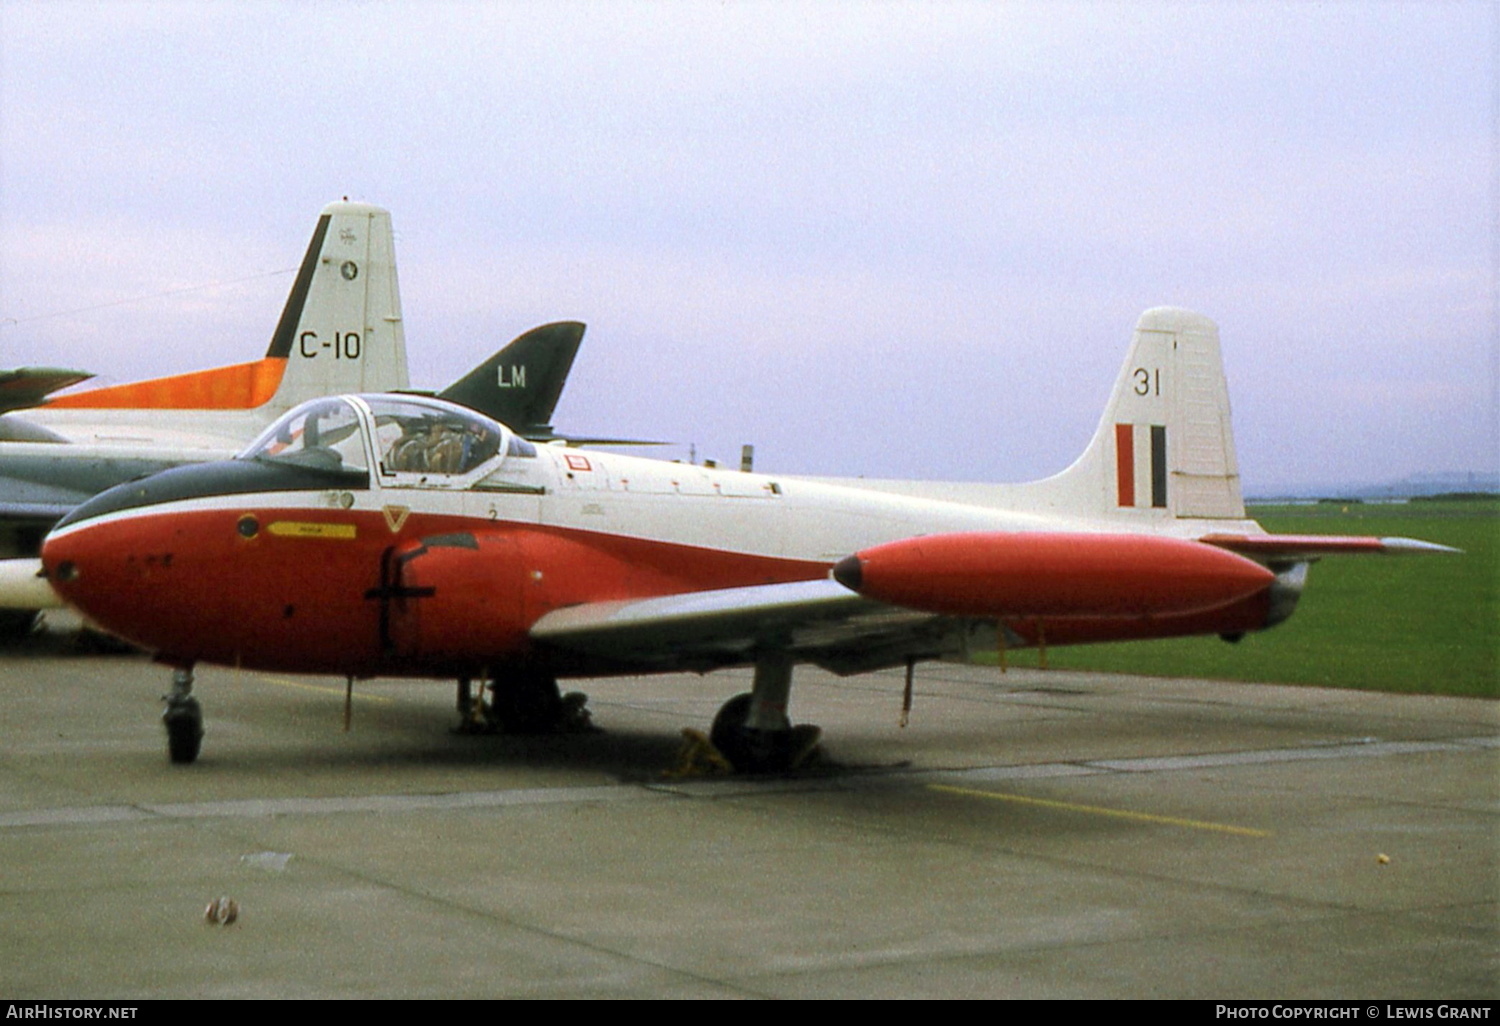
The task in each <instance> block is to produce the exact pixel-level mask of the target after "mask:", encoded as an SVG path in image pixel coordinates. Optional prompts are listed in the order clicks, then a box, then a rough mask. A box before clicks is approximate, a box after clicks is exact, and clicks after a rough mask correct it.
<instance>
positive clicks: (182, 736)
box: [161, 668, 203, 765]
mask: <svg viewBox="0 0 1500 1026" xmlns="http://www.w3.org/2000/svg"><path fill="white" fill-rule="evenodd" d="M165 701H166V703H167V708H166V710H165V711H164V712H163V713H162V714H161V721H162V723H163V724H164V725H165V726H166V728H167V755H168V756H169V757H170V758H171V760H172V761H173V762H174V763H177V764H179V765H185V764H187V763H190V762H194V761H196V760H197V758H198V752H199V751H200V750H201V749H202V748H203V708H202V707H201V706H199V704H198V700H197V699H196V698H194V697H193V671H192V669H191V668H188V669H180V668H179V669H176V670H173V671H172V690H171V692H170V693H169V694H168V695H167V696H166V698H165Z"/></svg>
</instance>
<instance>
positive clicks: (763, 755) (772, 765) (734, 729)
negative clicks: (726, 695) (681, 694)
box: [708, 691, 817, 773]
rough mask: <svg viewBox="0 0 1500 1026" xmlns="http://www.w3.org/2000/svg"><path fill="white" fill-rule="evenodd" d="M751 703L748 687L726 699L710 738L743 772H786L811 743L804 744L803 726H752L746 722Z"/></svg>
mask: <svg viewBox="0 0 1500 1026" xmlns="http://www.w3.org/2000/svg"><path fill="white" fill-rule="evenodd" d="M752 703H753V698H752V697H751V695H750V693H749V692H748V691H747V692H745V693H743V694H739V695H735V696H734V697H733V698H731V699H730V700H729V701H727V702H725V703H724V704H723V705H722V706H721V707H720V708H719V712H718V714H717V715H716V716H714V722H713V725H712V726H711V727H709V729H708V740H709V742H710V743H711V744H712V745H713V746H714V747H715V748H717V749H718V750H719V754H720V755H722V756H724V758H726V759H728V760H729V764H730V765H731V766H733V767H734V768H735V769H736V770H737V771H739V772H740V773H784V772H786V771H787V770H789V769H791V768H792V767H793V766H794V765H795V763H796V762H797V761H799V760H800V758H801V757H802V756H803V755H805V754H806V747H810V746H804V745H803V744H802V738H801V736H800V735H799V734H798V731H799V730H801V729H802V728H800V727H799V728H793V727H792V726H791V725H790V724H788V725H787V727H786V728H785V729H783V730H756V729H753V728H751V727H749V726H748V725H747V724H748V723H749V722H750V708H751V705H752ZM811 729H813V730H816V729H817V728H811Z"/></svg>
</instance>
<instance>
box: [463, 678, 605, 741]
mask: <svg viewBox="0 0 1500 1026" xmlns="http://www.w3.org/2000/svg"><path fill="white" fill-rule="evenodd" d="M482 693H484V694H486V695H487V697H488V701H484V702H483V703H482V704H480V703H479V702H476V701H475V699H474V698H473V697H472V694H471V691H470V685H469V683H468V682H467V681H459V713H460V715H462V716H464V719H465V725H466V726H467V727H468V729H470V730H472V729H473V726H472V725H473V724H474V723H475V722H476V720H477V719H478V718H479V716H482V718H483V725H484V728H485V729H486V730H488V731H494V732H496V733H501V734H572V733H581V732H584V731H588V730H592V729H593V728H592V727H591V726H590V724H589V711H588V709H586V708H585V705H586V704H587V703H588V700H589V699H588V696H587V695H585V694H584V693H583V692H582V691H570V692H568V693H567V694H566V695H564V694H563V693H562V692H561V691H559V690H558V687H557V678H556V677H553V676H551V675H550V674H546V673H539V672H534V671H521V672H519V673H515V674H512V675H509V676H507V677H504V678H496V679H495V680H493V681H491V682H490V684H489V685H488V686H487V687H485V688H483V689H482ZM476 714H479V715H476ZM459 729H460V730H463V729H465V727H460V728H459Z"/></svg>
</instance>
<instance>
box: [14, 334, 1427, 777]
mask: <svg viewBox="0 0 1500 1026" xmlns="http://www.w3.org/2000/svg"><path fill="white" fill-rule="evenodd" d="M1440 549H1442V547H1441V546H1433V545H1428V544H1427V543H1423V542H1415V541H1410V540H1407V539H1380V538H1348V537H1321V536H1315V537H1301V536H1296V537H1293V536H1275V535H1268V534H1266V533H1265V532H1264V531H1263V530H1262V529H1261V528H1260V526H1259V525H1257V524H1256V523H1255V522H1254V521H1252V520H1249V519H1247V518H1246V517H1245V508H1244V503H1243V502H1242V500H1241V497H1240V484H1239V474H1238V470H1237V468H1236V463H1235V455H1234V444H1233V440H1232V438H1231V434H1230V423H1229V400H1228V393H1227V389H1226V386H1225V382H1224V376H1223V371H1222V365H1221V362H1220V358H1219V340H1218V329H1217V328H1216V326H1215V325H1214V324H1213V322H1212V321H1209V320H1208V319H1206V318H1204V317H1202V316H1199V315H1198V314H1195V313H1191V312H1188V311H1186V310H1177V309H1170V308H1162V309H1154V310H1148V311H1147V312H1146V313H1145V314H1143V315H1142V316H1141V319H1140V322H1139V323H1138V324H1137V326H1136V332H1135V339H1134V342H1133V344H1132V346H1131V349H1130V353H1129V356H1128V357H1127V359H1126V361H1125V366H1124V369H1123V370H1122V371H1121V374H1120V377H1119V380H1118V382H1117V384H1116V386H1115V390H1114V394H1113V396H1112V397H1111V398H1110V401H1109V405H1108V407H1107V409H1106V410H1105V413H1104V417H1103V419H1102V421H1101V422H1100V424H1099V428H1098V431H1097V432H1096V433H1095V435H1094V438H1093V441H1092V442H1091V443H1090V444H1089V447H1088V449H1087V450H1086V451H1085V452H1084V454H1083V455H1082V457H1080V458H1079V459H1078V461H1077V462H1075V463H1074V464H1073V465H1072V466H1071V467H1069V468H1068V469H1067V470H1065V471H1063V472H1062V473H1060V474H1058V475H1056V476H1054V477H1051V478H1047V479H1046V480H1043V481H1037V482H1034V483H1031V484H1024V485H1011V486H1003V485H968V484H933V483H926V482H878V481H866V480H847V481H833V480H810V479H804V478H795V477H786V476H777V475H763V474H751V473H743V472H735V471H727V470H716V469H709V468H705V467H699V466H692V465H683V464H678V463H669V462H663V461H658V460H649V459H642V458H637V457H627V456H615V455H603V454H599V453H596V452H580V451H578V450H576V449H565V448H560V447H555V446H542V447H537V446H534V445H532V444H531V443H529V442H527V441H525V440H524V439H521V438H519V437H517V436H516V435H515V434H514V433H513V432H512V431H511V430H510V429H509V428H507V427H505V426H503V425H501V424H499V423H496V422H495V421H493V420H489V419H486V418H485V417H483V416H481V415H479V414H476V413H474V412H473V411H471V410H467V409H464V408H462V407H459V406H455V405H452V404H449V403H444V402H441V401H437V400H430V399H422V398H418V397H413V396H403V395H366V396H355V395H351V396H342V397H332V398H323V399H317V400H313V401H311V402H308V403H306V404H304V405H302V406H299V407H297V408H296V409H294V410H292V411H291V412H289V413H288V414H286V415H285V416H284V417H282V418H281V419H280V420H279V421H277V422H276V423H275V424H273V425H272V426H271V427H270V428H268V429H267V430H266V431H265V433H264V434H262V435H261V437H260V438H259V439H258V440H257V441H256V442H254V443H253V444H252V445H251V446H250V447H249V448H248V449H247V450H245V452H244V453H242V454H241V455H240V456H239V457H237V458H236V459H234V460H232V461H230V462H226V463H216V464H205V465H199V466H193V467H184V468H179V469H176V470H169V471H166V472H165V473H162V474H159V475H157V476H155V477H151V478H148V479H145V480H143V481H138V482H134V483H131V484H127V485H122V486H120V487H118V488H115V489H113V490H111V491H108V492H105V493H104V494H102V495H99V496H97V497H96V498H94V499H92V500H91V501H89V502H88V503H86V504H84V505H83V506H80V507H79V508H78V509H76V510H75V511H74V512H73V513H71V514H70V515H69V516H68V517H67V518H65V519H64V520H63V521H62V522H61V523H60V524H59V525H58V527H57V528H56V530H54V531H53V532H52V534H51V535H50V536H49V537H48V539H47V541H46V544H45V546H44V549H43V555H42V559H43V564H44V572H45V574H46V575H47V577H48V579H49V580H50V581H51V583H52V585H53V587H54V588H56V590H57V591H58V592H59V593H60V594H61V595H62V597H63V598H64V599H66V600H67V601H68V602H69V603H70V604H72V605H74V606H76V607H77V608H78V609H80V610H82V611H83V612H84V613H85V614H86V615H87V616H88V617H89V618H90V619H92V620H93V621H95V622H96V623H98V624H99V625H100V626H102V627H104V628H105V629H107V630H109V631H112V632H114V633H116V634H119V635H121V636H122V637H125V638H127V639H129V640H131V641H134V642H136V643H138V644H140V645H143V646H145V647H146V648H148V649H150V650H152V651H153V652H155V653H156V654H157V658H158V659H159V660H161V661H163V662H165V663H167V664H169V665H172V666H173V667H175V668H176V669H175V672H174V678H173V679H174V683H173V690H172V694H171V695H170V696H169V697H168V708H167V712H166V715H165V719H166V723H167V730H168V741H169V749H170V752H171V755H172V758H173V759H174V760H175V761H179V762H187V761H191V760H193V759H194V758H196V756H197V754H198V750H199V745H200V738H201V736H202V714H201V712H200V710H199V707H198V703H197V702H196V700H195V699H194V698H192V696H191V684H192V667H193V665H194V664H195V663H198V662H210V663H220V664H227V665H235V666H244V667H249V668H256V669H262V670H276V671H283V672H303V673H336V674H341V675H347V676H348V677H349V678H350V679H351V680H352V679H353V678H354V677H369V676H409V677H444V678H448V679H454V678H458V679H459V681H460V695H461V696H463V695H467V694H468V693H469V692H468V689H469V682H470V681H471V680H474V679H478V680H489V681H492V682H493V683H492V684H491V693H492V709H493V710H494V712H495V714H496V715H498V717H499V719H500V720H501V721H502V724H504V725H507V726H510V727H513V728H514V727H524V726H537V725H539V724H540V722H541V721H545V720H546V719H547V717H549V716H552V715H556V714H557V713H558V712H559V711H560V706H561V702H560V699H559V698H558V691H557V678H559V677H568V676H598V675H605V674H630V675H633V674H643V673H657V672H666V671H680V670H697V671H705V670H711V669H714V668H717V667H724V666H736V665H753V666H754V668H755V675H754V684H753V691H752V692H751V693H750V694H749V695H742V696H739V697H737V698H735V699H732V700H731V701H730V702H729V703H728V704H726V706H725V707H724V709H723V710H721V711H720V713H719V716H718V717H717V718H716V720H715V722H714V727H713V731H712V732H711V735H710V736H711V739H712V741H713V742H714V744H715V745H716V746H717V747H718V748H719V749H720V751H721V752H722V753H723V754H724V755H725V756H726V757H728V758H729V760H730V761H731V762H733V763H734V764H735V765H736V766H737V767H738V768H741V769H746V770H766V769H779V768H782V767H785V766H786V765H788V764H789V763H790V762H792V761H793V760H795V758H797V756H798V754H799V752H801V751H803V750H805V747H806V744H805V742H806V733H805V731H802V730H801V728H799V729H798V730H797V731H794V730H793V729H792V728H791V725H790V721H789V720H788V718H787V701H788V697H789V694H790V687H791V679H792V668H793V666H794V665H795V664H797V663H815V664H817V665H819V666H822V667H825V668H827V669H829V670H832V671H834V672H837V673H842V674H848V673H859V672H863V671H868V670H873V669H877V668H882V667H890V666H900V665H903V664H904V665H906V666H907V667H908V670H909V669H910V667H911V666H912V664H913V663H914V662H916V661H917V660H926V659H963V658H965V657H967V656H968V655H969V654H971V653H973V652H976V651H981V650H985V649H990V650H993V649H995V648H996V647H997V645H999V644H1004V645H1006V646H1010V647H1016V646H1025V645H1043V644H1046V645H1056V644H1066V643H1070V642H1083V641H1100V640H1114V639H1125V638H1150V637H1166V636H1173V635H1186V634H1220V635H1223V636H1225V637H1228V638H1235V637H1238V636H1239V635H1241V634H1243V633H1244V632H1246V631H1256V630H1261V629H1264V628H1266V627H1270V626H1273V625H1275V624H1277V623H1279V622H1280V621H1282V620H1284V619H1285V618H1286V617H1287V616H1288V615H1290V614H1291V612H1292V609H1293V607H1294V606H1295V604H1296V601H1297V598H1298V595H1299V593H1300V591H1301V589H1302V585H1303V581H1304V579H1305V574H1306V568H1307V564H1308V562H1309V561H1310V560H1313V559H1315V558H1317V557H1318V556H1320V555H1323V554H1325V553H1335V552H1406V551H1437V550H1440Z"/></svg>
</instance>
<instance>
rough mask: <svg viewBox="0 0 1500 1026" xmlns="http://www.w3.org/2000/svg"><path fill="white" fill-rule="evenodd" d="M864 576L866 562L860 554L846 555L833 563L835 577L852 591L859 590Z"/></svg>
mask: <svg viewBox="0 0 1500 1026" xmlns="http://www.w3.org/2000/svg"><path fill="white" fill-rule="evenodd" d="M864 576H865V572H864V564H863V563H862V562H861V561H860V558H859V557H858V556H845V557H844V558H843V559H841V560H839V561H838V562H837V563H835V564H834V565H833V579H834V580H835V581H838V582H839V583H840V584H842V585H843V586H844V587H846V588H848V589H849V590H850V591H855V592H857V591H859V586H860V585H861V584H863V583H864Z"/></svg>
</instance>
